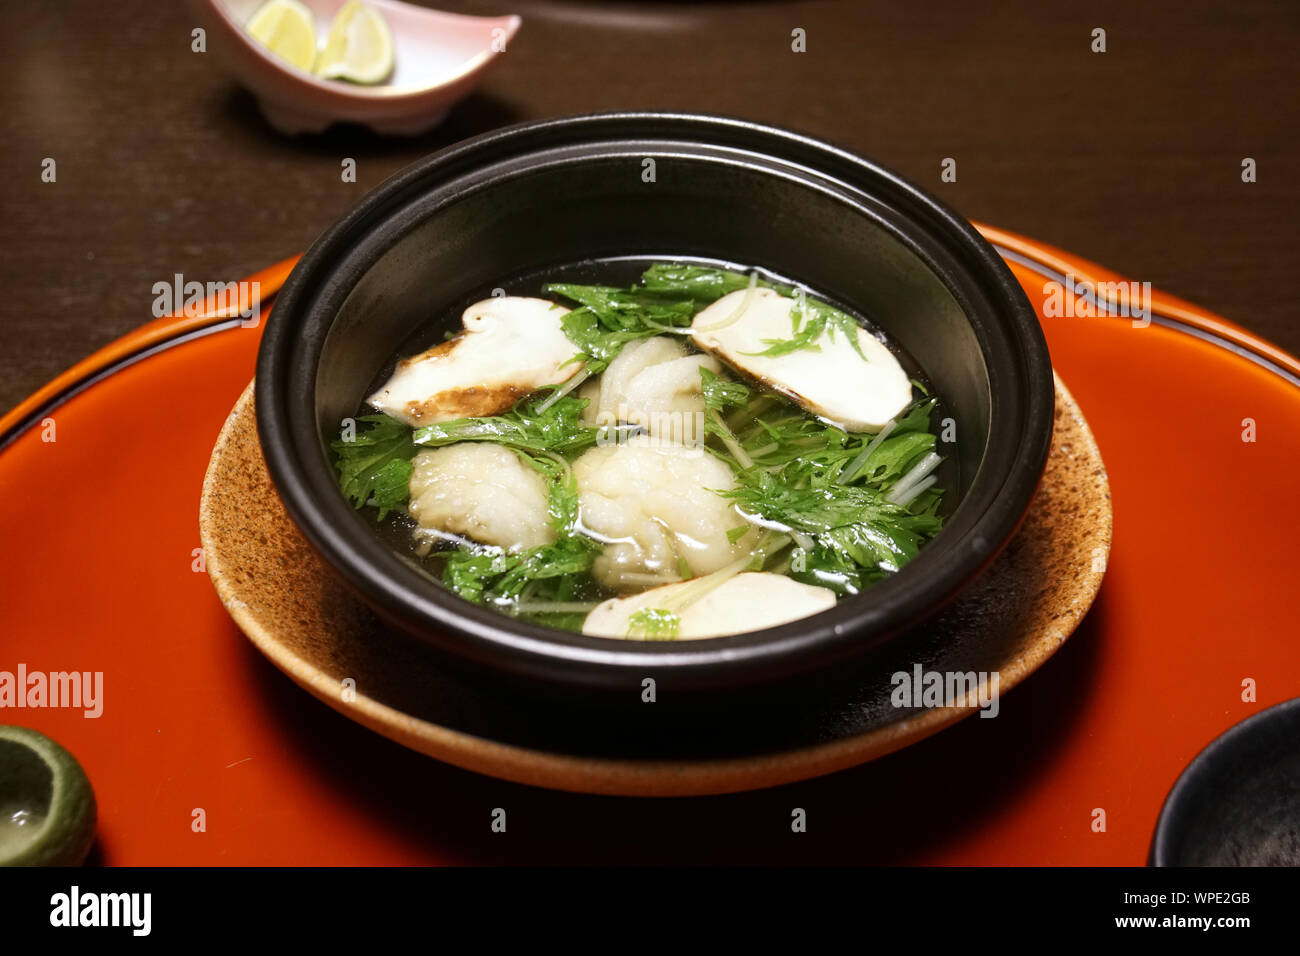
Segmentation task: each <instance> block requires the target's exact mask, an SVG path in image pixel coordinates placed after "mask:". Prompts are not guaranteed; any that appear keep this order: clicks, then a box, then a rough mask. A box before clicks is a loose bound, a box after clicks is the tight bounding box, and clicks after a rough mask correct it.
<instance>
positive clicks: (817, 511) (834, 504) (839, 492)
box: [721, 468, 940, 572]
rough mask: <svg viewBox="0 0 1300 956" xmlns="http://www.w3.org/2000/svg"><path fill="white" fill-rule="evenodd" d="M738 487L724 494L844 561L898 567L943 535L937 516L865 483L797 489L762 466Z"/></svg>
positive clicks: (744, 476) (743, 475)
mask: <svg viewBox="0 0 1300 956" xmlns="http://www.w3.org/2000/svg"><path fill="white" fill-rule="evenodd" d="M738 478H739V482H740V483H739V486H738V487H737V488H735V489H733V490H731V491H725V492H722V493H721V494H722V496H723V497H725V498H731V499H733V500H734V501H736V502H737V504H739V505H740V506H741V508H742V510H744V511H747V512H749V513H751V514H756V515H758V516H759V517H761V518H764V519H766V520H767V521H772V522H776V523H778V524H781V525H785V526H786V527H788V528H791V529H792V530H794V531H797V532H800V533H801V534H804V535H807V536H809V537H811V538H812V539H813V541H814V542H815V543H816V545H817V546H818V547H819V548H821V549H823V550H824V551H826V552H829V553H830V554H831V555H833V556H834V557H835V558H837V559H838V560H839V563H840V564H843V563H844V562H845V561H851V562H852V563H853V564H854V565H857V566H859V567H862V568H868V569H879V570H882V571H889V572H892V571H897V570H898V569H899V568H901V567H902V566H903V565H904V564H906V563H907V562H908V561H910V560H911V559H912V558H914V557H916V554H917V552H918V551H919V549H920V546H921V543H922V542H923V541H924V540H926V539H928V538H930V537H933V536H934V535H935V534H937V533H938V531H939V527H940V520H939V518H938V517H937V516H935V515H933V514H925V513H923V514H915V513H913V512H912V511H911V510H909V509H908V508H905V507H901V506H899V505H894V504H891V503H890V502H888V501H886V500H885V498H884V495H883V494H882V493H881V492H880V491H877V490H874V489H871V488H867V487H864V486H861V485H838V484H834V483H827V484H821V485H819V486H816V487H796V486H793V485H791V484H788V483H786V482H784V481H782V480H781V479H780V478H778V477H777V476H775V475H773V474H772V473H770V472H768V471H766V470H763V469H761V468H755V469H751V470H749V471H746V472H742V473H740V475H739V476H738Z"/></svg>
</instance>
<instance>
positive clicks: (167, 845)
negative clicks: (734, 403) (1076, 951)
mask: <svg viewBox="0 0 1300 956" xmlns="http://www.w3.org/2000/svg"><path fill="white" fill-rule="evenodd" d="M985 234H986V235H987V236H988V237H989V238H990V239H991V240H992V241H993V242H994V243H995V244H997V245H998V247H999V249H1000V250H1002V251H1003V253H1004V255H1006V257H1007V258H1008V261H1009V262H1010V263H1011V266H1012V269H1013V271H1014V272H1015V273H1016V276H1017V278H1018V279H1019V280H1020V281H1021V282H1022V284H1023V285H1024V287H1025V289H1026V292H1027V293H1028V295H1029V298H1030V300H1031V301H1032V302H1034V303H1036V304H1038V305H1039V306H1040V308H1041V305H1042V303H1043V302H1044V300H1045V298H1046V295H1045V292H1044V284H1045V283H1046V282H1049V281H1053V280H1054V279H1058V278H1059V276H1058V273H1070V272H1072V273H1073V274H1074V275H1075V276H1076V277H1077V278H1081V279H1082V278H1090V279H1093V280H1096V279H1102V280H1111V279H1117V278H1118V277H1117V276H1112V275H1111V274H1109V273H1106V272H1105V271H1104V270H1102V269H1100V268H1099V267H1097V266H1095V265H1092V264H1090V263H1086V262H1084V261H1082V260H1079V259H1077V258H1075V257H1073V256H1071V255H1069V254H1068V253H1062V252H1059V251H1058V250H1054V249H1050V248H1048V247H1044V246H1041V245H1038V244H1035V243H1032V242H1030V241H1028V240H1025V239H1022V238H1020V237H1016V236H1012V235H1011V234H1008V233H1004V232H1001V231H1000V230H996V229H991V228H987V229H985ZM291 266H292V261H289V262H285V263H281V264H280V265H278V266H276V267H273V268H272V269H270V270H267V271H266V272H265V273H262V274H261V275H260V276H258V277H253V278H258V279H260V280H261V282H262V289H263V295H264V297H266V296H269V292H268V291H267V290H269V289H274V288H276V287H278V284H279V283H280V282H281V281H283V277H284V276H285V275H286V274H287V272H288V270H289V268H290V267H291ZM1155 305H1156V312H1157V315H1156V320H1155V321H1154V322H1153V323H1152V324H1151V325H1149V326H1147V327H1145V328H1137V327H1134V325H1133V324H1132V323H1131V322H1130V321H1128V320H1127V319H1123V318H1095V317H1093V318H1082V317H1069V318H1066V317H1052V318H1044V319H1043V324H1044V329H1045V330H1046V333H1047V338H1048V343H1049V345H1050V347H1051V351H1052V357H1053V361H1054V364H1055V366H1056V368H1057V370H1058V371H1059V372H1060V373H1061V375H1062V377H1063V378H1064V379H1065V380H1066V381H1067V382H1069V384H1070V387H1071V389H1072V391H1073V392H1074V394H1075V396H1076V397H1077V399H1078V401H1079V404H1080V406H1081V407H1082V408H1083V410H1084V413H1085V415H1086V416H1087V418H1088V421H1089V423H1090V425H1091V426H1092V429H1093V431H1094V433H1095V434H1096V437H1097V440H1098V443H1099V444H1100V447H1101V451H1102V454H1103V456H1104V458H1105V461H1106V465H1107V469H1108V471H1109V474H1110V481H1111V491H1112V495H1113V503H1114V514H1115V533H1114V545H1113V551H1112V553H1111V557H1110V566H1109V568H1108V570H1107V577H1106V580H1105V584H1104V585H1103V587H1102V590H1101V594H1100V596H1099V597H1098V599H1097V602H1096V604H1095V605H1094V607H1093V609H1092V611H1091V612H1090V613H1089V615H1088V616H1087V618H1086V619H1085V620H1084V622H1083V624H1082V626H1081V627H1080V629H1079V631H1078V633H1076V635H1075V636H1074V637H1073V638H1071V639H1070V640H1069V641H1068V642H1067V643H1066V645H1065V646H1064V648H1063V649H1062V650H1061V651H1060V652H1059V653H1058V654H1057V655H1056V656H1055V657H1053V658H1052V659H1051V660H1050V661H1049V662H1048V663H1047V664H1046V665H1044V667H1043V668H1042V669H1041V670H1040V671H1039V672H1038V673H1037V674H1035V675H1034V676H1033V677H1031V678H1030V679H1029V680H1027V681H1026V682H1025V683H1024V684H1023V685H1022V686H1020V687H1018V688H1017V689H1015V690H1014V691H1012V692H1011V693H1010V694H1008V695H1007V697H1006V698H1005V699H1004V700H1003V701H1002V707H1001V713H1000V715H999V717H998V718H997V719H995V720H966V721H963V722H961V723H960V724H958V725H957V726H956V727H954V728H952V729H950V730H947V731H945V732H943V733H941V734H939V735H938V736H936V737H933V738H931V739H929V740H926V741H924V742H922V743H920V744H917V745H916V746H913V747H910V748H908V749H907V750H905V751H902V752H900V753H897V754H894V755H892V756H889V757H886V758H884V759H881V760H878V761H876V762H874V763H872V764H868V765H866V766H863V767H860V768H857V769H854V770H850V771H845V772H841V773H838V774H835V775H833V776H830V777H825V778H821V779H818V780H812V781H807V782H804V783H798V784H791V785H788V786H785V787H780V788H776V789H772V790H766V791H759V792H755V793H748V794H738V795H732V796H725V797H707V798H691V799H676V800H652V799H629V798H615V797H595V796H583V795H576V794H567V793H560V792H552V791H544V790H537V789H532V788H529V787H525V786H521V785H516V784H511V783H505V782H502V781H498V780H494V779H491V778H487V777H482V776H479V775H476V774H473V773H470V772H467V771H462V770H458V769H456V768H454V767H450V766H447V765H444V764H441V763H438V762H436V761H434V760H431V759H429V758H426V757H423V756H421V755H419V754H416V753H414V752H410V751H407V750H405V749H403V748H402V747H400V746H398V745H397V744H394V743H391V742H390V741H388V740H385V739H383V738H381V737H379V736H377V735H375V734H372V733H370V732H369V731H367V730H365V729H363V728H362V727H360V726H358V725H355V724H353V723H351V722H350V721H348V720H347V719H346V718H344V717H342V716H340V715H339V714H337V713H335V712H334V711H332V710H331V709H329V708H328V707H326V706H325V705H323V704H321V703H319V702H317V701H316V700H315V699H313V698H311V697H310V696H308V695H307V694H306V693H304V692H303V691H301V690H300V689H298V688H297V687H296V686H294V685H293V684H292V682H291V681H290V680H289V678H287V677H285V676H284V675H282V674H281V673H280V672H279V671H277V670H276V669H275V668H274V667H273V666H272V665H271V664H270V663H269V662H267V661H266V660H265V659H263V658H262V656H261V655H260V654H259V653H258V652H257V651H256V650H255V649H254V648H253V647H252V645H251V644H249V642H248V641H246V640H245V639H244V638H243V636H242V635H241V634H240V633H239V631H238V630H237V629H236V628H235V626H234V624H233V623H232V622H231V621H230V619H229V617H227V615H226V612H225V611H224V609H223V608H222V607H221V604H220V603H219V601H218V600H217V597H216V594H215V592H214V591H213V588H212V585H211V584H210V582H209V580H208V576H207V574H206V573H203V571H202V570H201V566H200V565H199V564H197V559H196V549H198V547H199V539H198V528H197V507H198V499H199V490H200V487H201V485H202V482H203V475H204V470H205V467H206V465H207V461H208V456H209V454H210V452H211V449H212V445H213V441H214V440H215V438H216V435H217V433H218V431H219V430H220V428H221V426H222V423H223V422H224V420H225V417H226V414H227V412H228V411H229V410H230V407H231V406H232V405H233V404H234V402H235V399H236V398H237V397H238V396H239V393H240V392H241V390H242V389H243V387H244V386H245V385H246V384H247V382H248V380H249V378H250V377H251V376H252V372H253V365H254V357H255V353H256V349H257V343H258V339H259V336H260V330H261V327H262V326H261V324H259V325H258V326H257V327H256V328H242V327H240V326H239V325H238V324H237V323H231V322H225V323H222V322H221V320H220V319H216V318H214V317H213V316H211V315H209V316H207V317H205V318H199V319H190V320H160V321H159V322H155V323H151V324H150V325H149V326H145V327H144V328H143V329H141V330H140V331H138V332H137V333H135V334H133V335H132V336H128V337H127V338H126V339H124V340H122V341H121V342H119V343H114V345H113V346H110V347H109V348H108V349H106V350H105V351H104V352H103V353H99V354H97V355H96V356H93V357H92V358H91V359H88V360H87V361H86V362H83V363H81V364H80V365H78V366H77V367H75V368H74V369H72V370H70V372H69V373H68V374H67V375H65V376H62V377H61V378H60V379H59V380H56V382H54V383H51V385H50V386H48V387H47V388H46V389H43V390H42V391H41V392H38V393H37V394H36V395H34V396H33V397H32V398H31V399H29V400H28V401H27V402H25V403H24V404H23V405H22V406H20V407H19V408H18V409H15V410H14V412H12V413H10V414H9V415H8V416H6V417H5V418H4V419H3V420H0V435H8V436H10V437H11V438H12V440H11V441H10V442H9V443H8V444H7V445H6V446H5V447H4V449H3V451H2V452H0V495H2V496H3V501H4V508H3V509H2V510H0V540H3V541H4V543H5V547H4V548H3V549H0V573H2V574H3V579H4V582H5V586H4V598H3V606H4V610H3V616H2V620H3V624H4V633H3V644H2V651H0V670H3V671H9V672H11V673H12V672H15V671H16V670H17V668H18V665H19V664H23V665H25V666H26V668H27V670H28V671H29V672H32V671H42V672H51V671H69V670H77V671H91V672H95V671H101V672H103V702H102V703H103V713H102V716H100V717H98V718H87V717H85V716H83V715H82V712H81V711H80V710H67V709H29V708H24V709H12V710H11V709H7V708H6V709H4V710H0V722H3V723H17V724H22V725H25V726H29V727H33V728H35V729H37V730H40V731H42V732H44V733H47V734H49V735H50V736H52V737H54V738H55V739H57V740H58V741H60V742H61V743H63V744H64V745H65V746H66V747H68V748H69V749H70V750H71V751H73V753H75V754H76V755H77V757H78V758H79V759H80V760H81V762H82V764H83V765H84V766H85V768H86V771H87V773H88V774H89V775H90V778H91V780H92V781H93V783H94V785H95V789H96V794H97V796H98V799H99V808H100V829H99V834H100V835H99V844H98V848H97V850H96V853H95V856H94V857H93V859H95V860H98V861H99V862H103V863H106V864H142V865H143V864H164V865H166V864H213V863H215V864H342V863H365V864H413V863H486V862H562V863H565V862H653V861H681V862H697V861H698V862H703V861H712V862H798V861H809V862H812V861H836V862H858V863H923V864H946V863H957V864H963V863H992V864H1016V863H1024V864H1130V865H1131V864H1141V863H1143V862H1144V861H1145V859H1146V854H1147V847H1148V845H1149V841H1150V837H1151V833H1152V829H1153V827H1154V825H1155V820H1156V816H1157V814H1158V812H1159V809H1160V806H1161V803H1162V801H1163V799H1164V796H1165V794H1166V793H1167V792H1168V789H1169V788H1170V786H1172V784H1173V782H1174V780H1175V779H1176V777H1177V776H1178V774H1179V772H1180V771H1181V770H1182V768H1183V767H1184V766H1185V765H1186V764H1187V762H1188V761H1190V760H1191V759H1192V757H1194V756H1195V755H1196V753H1197V752H1198V751H1199V750H1200V749H1201V748H1202V747H1203V746H1204V745H1205V744H1206V743H1208V742H1209V741H1210V740H1211V739H1212V738H1213V737H1215V736H1216V735H1218V734H1219V733H1220V732H1222V731H1223V730H1225V729H1226V728H1227V727H1229V726H1230V725H1232V724H1234V723H1236V722H1238V721H1240V720H1242V719H1244V718H1246V717H1248V716H1250V715H1251V714H1253V713H1255V712H1257V711H1259V710H1262V709H1263V708H1265V707H1267V706H1269V705H1271V704H1274V703H1277V702H1279V701H1282V700H1285V699H1287V698H1290V697H1294V696H1296V695H1298V694H1300V642H1297V641H1296V640H1295V619H1296V609H1297V600H1296V593H1295V568H1296V552H1295V544H1294V542H1295V540H1296V533H1297V531H1300V496H1296V495H1294V494H1291V493H1290V491H1289V488H1288V485H1289V484H1290V483H1291V480H1292V476H1293V469H1294V468H1295V463H1296V461H1297V460H1298V458H1300V363H1297V362H1296V360H1295V359H1293V358H1291V357H1290V356H1288V355H1286V354H1285V353H1282V352H1280V351H1278V350H1277V349H1275V348H1274V347H1272V346H1270V345H1268V343H1265V342H1261V341H1259V340H1258V339H1255V338H1253V337H1252V336H1250V335H1249V333H1246V332H1244V331H1243V330H1241V329H1239V328H1237V327H1236V326H1233V325H1232V324H1231V323H1229V322H1227V321H1226V320H1223V319H1220V318H1218V317H1215V316H1210V315H1207V314H1205V313H1203V312H1201V311H1200V310H1198V309H1196V308H1195V307H1194V306H1191V305H1189V304H1187V303H1184V302H1179V301H1178V300H1175V299H1171V298H1168V297H1164V296H1160V295H1159V294H1157V297H1156V302H1155ZM214 323H215V324H214ZM186 336H188V338H187V337H186ZM149 349H154V350H155V351H153V352H151V353H149V352H148V350H149ZM141 352H145V353H147V354H145V355H143V357H141V355H140V353H141ZM123 363H125V364H123ZM96 375H98V376H99V378H98V379H96V380H93V381H90V383H89V384H87V382H88V380H89V379H92V378H94V376H96ZM51 402H54V405H53V406H51V404H50V403H51ZM46 419H53V423H54V426H53V427H54V438H55V439H56V440H55V441H52V442H51V441H45V440H43V438H44V437H49V431H50V429H49V428H48V427H46V426H44V425H43V424H42V423H43V422H44V421H45V420H46ZM1245 419H1251V420H1253V422H1254V428H1255V432H1256V440H1255V441H1254V442H1245V441H1243V440H1242V435H1243V429H1244V428H1245V427H1246V426H1245V425H1243V420H1245ZM1245 681H1253V682H1254V685H1255V688H1256V690H1255V699H1254V700H1253V701H1248V700H1243V682H1245ZM498 807H499V808H503V809H505V810H506V811H507V820H508V825H507V831H506V832H505V833H493V832H492V829H491V826H490V824H491V821H492V812H493V810H494V808H498ZM795 807H802V808H804V810H805V811H806V812H807V818H808V830H807V832H806V833H801V834H794V833H792V832H791V831H790V823H789V821H790V819H791V816H790V814H791V810H792V809H793V808H795ZM1097 810H1102V811H1104V814H1105V830H1104V831H1099V830H1097V829H1096V824H1095V821H1096V820H1098V819H1099V817H1098V815H1097V813H1096V811H1097ZM200 822H201V823H202V824H203V825H202V827H200V826H199V823H200Z"/></svg>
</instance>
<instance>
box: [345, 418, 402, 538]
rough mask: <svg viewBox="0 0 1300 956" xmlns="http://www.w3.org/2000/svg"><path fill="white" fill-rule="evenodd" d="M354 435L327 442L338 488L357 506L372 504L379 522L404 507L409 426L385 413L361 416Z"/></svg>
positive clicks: (346, 434)
mask: <svg viewBox="0 0 1300 956" xmlns="http://www.w3.org/2000/svg"><path fill="white" fill-rule="evenodd" d="M356 423H357V425H358V426H362V425H364V426H365V427H364V428H358V429H357V430H356V432H355V434H349V433H347V432H345V436H346V437H344V436H341V437H339V438H338V439H336V440H335V441H333V442H331V443H330V448H331V450H333V452H334V467H335V468H336V469H337V470H338V473H339V488H340V489H341V490H342V492H343V494H344V496H345V497H346V498H347V499H348V500H349V501H351V502H352V504H353V505H354V506H355V507H357V508H363V507H365V506H366V505H372V506H374V507H375V508H377V509H378V512H379V514H378V519H377V520H380V521H382V520H383V519H384V518H385V517H387V515H388V513H389V512H390V511H393V510H396V509H400V508H404V507H405V506H406V502H407V497H408V492H407V487H408V483H409V481H410V478H411V458H412V456H414V455H415V445H414V444H413V443H412V441H411V428H410V426H408V425H406V424H404V423H403V422H399V421H398V420H397V419H395V418H391V417H390V416H388V415H362V416H361V417H360V418H358V419H357V421H356Z"/></svg>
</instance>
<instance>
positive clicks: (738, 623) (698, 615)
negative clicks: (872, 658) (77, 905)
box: [582, 571, 835, 639]
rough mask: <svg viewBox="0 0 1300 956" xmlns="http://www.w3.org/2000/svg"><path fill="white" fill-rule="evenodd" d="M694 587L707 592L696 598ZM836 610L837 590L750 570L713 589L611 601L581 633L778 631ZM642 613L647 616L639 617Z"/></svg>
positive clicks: (689, 585)
mask: <svg viewBox="0 0 1300 956" xmlns="http://www.w3.org/2000/svg"><path fill="white" fill-rule="evenodd" d="M692 589H699V590H702V591H703V593H701V594H700V595H699V596H698V597H695V599H694V600H691V599H690V598H691V595H692ZM834 606H835V592H834V591H831V590H830V589H828V588H819V587H816V586H815V585H811V584H801V583H800V582H798V581H794V580H791V579H790V578H787V577H786V576H785V575H782V574H772V573H770V572H767V571H748V572H745V573H742V574H738V575H736V576H735V577H732V578H728V579H727V580H726V581H724V582H723V583H722V584H718V585H717V586H714V587H709V586H708V584H707V583H705V584H702V579H696V580H693V581H683V582H681V583H680V584H666V585H663V586H662V587H657V588H651V589H650V590H649V591H642V592H641V593H640V594H635V595H632V596H631V597H624V598H611V599H610V600H608V601H604V602H603V603H601V604H598V605H596V607H594V608H593V609H592V610H591V611H590V613H588V614H587V619H586V621H585V622H584V623H583V625H582V633H584V634H591V635H594V636H596V637H623V638H627V637H631V638H637V637H655V636H658V637H675V638H679V639H691V638H703V637H722V636H724V635H726V634H744V633H746V632H748V631H758V630H762V629H763V628H765V627H776V626H777V625H778V624H785V623H787V622H789V621H797V620H799V619H800V618H804V617H808V616H809V615H811V614H817V613H818V612H820V611H825V610H827V609H828V608H832V607H834ZM638 612H643V613H642V614H641V615H639V616H637V617H634V615H638ZM642 620H644V621H647V622H649V624H648V626H647V625H645V624H642V623H640V622H641V621H642ZM656 628H658V629H660V632H659V633H657V634H656Z"/></svg>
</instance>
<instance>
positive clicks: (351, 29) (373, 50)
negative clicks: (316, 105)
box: [315, 0, 394, 84]
mask: <svg viewBox="0 0 1300 956" xmlns="http://www.w3.org/2000/svg"><path fill="white" fill-rule="evenodd" d="M393 64H394V56H393V31H392V30H390V29H389V28H388V22H387V21H386V20H385V19H384V18H383V15H382V14H381V13H380V12H379V11H378V10H376V9H375V8H374V7H371V6H369V5H368V4H365V3H362V2H361V0H348V2H347V3H345V4H344V5H343V8H342V9H341V10H339V12H338V15H337V16H336V17H335V18H334V22H333V23H332V24H330V32H329V36H328V37H327V38H326V39H325V46H324V47H323V48H322V49H321V51H320V55H319V56H317V57H316V66H315V72H316V74H317V75H318V76H323V77H325V78H326V79H330V80H349V81H351V82H353V83H365V84H374V83H382V82H383V81H384V80H386V79H388V76H389V74H391V73H392V72H393Z"/></svg>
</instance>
